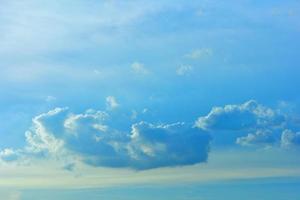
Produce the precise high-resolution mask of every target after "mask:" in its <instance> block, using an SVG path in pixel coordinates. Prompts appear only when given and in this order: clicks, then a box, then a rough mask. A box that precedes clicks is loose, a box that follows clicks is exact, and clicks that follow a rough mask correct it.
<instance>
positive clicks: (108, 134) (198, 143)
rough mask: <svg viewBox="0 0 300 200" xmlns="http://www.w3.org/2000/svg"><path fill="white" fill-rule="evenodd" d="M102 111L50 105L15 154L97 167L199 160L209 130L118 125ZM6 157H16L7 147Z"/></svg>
mask: <svg viewBox="0 0 300 200" xmlns="http://www.w3.org/2000/svg"><path fill="white" fill-rule="evenodd" d="M108 120H109V116H108V114H107V113H106V112H101V111H95V110H88V111H86V112H84V113H81V114H73V113H71V112H70V111H69V109H68V108H56V109H54V110H51V111H49V112H48V113H44V114H41V115H39V116H37V117H35V118H34V119H33V124H32V127H31V129H30V130H28V131H27V132H26V134H25V136H26V141H27V145H26V147H25V148H24V149H23V150H22V152H21V153H20V155H22V157H24V156H31V157H36V158H48V157H54V158H59V159H62V158H66V159H67V158H69V160H68V162H69V163H67V165H68V166H73V164H72V163H71V162H72V159H70V158H76V159H77V160H80V161H82V162H84V163H86V164H90V165H93V166H102V167H128V168H133V169H138V170H142V169H150V168H157V167H165V166H181V165H190V164H196V163H201V162H205V161H206V160H207V157H208V152H209V144H210V140H211V138H210V136H209V134H208V133H206V132H205V131H202V130H200V129H198V128H195V127H192V126H189V125H187V124H185V123H174V124H159V125H155V124H151V123H147V122H140V123H136V124H133V125H132V127H131V128H130V130H128V131H120V130H118V129H116V128H114V127H110V126H108V125H107V124H109V123H108ZM2 154H3V156H2V157H4V158H6V159H7V160H9V159H16V157H15V156H16V155H15V153H13V151H12V150H6V151H3V153H2Z"/></svg>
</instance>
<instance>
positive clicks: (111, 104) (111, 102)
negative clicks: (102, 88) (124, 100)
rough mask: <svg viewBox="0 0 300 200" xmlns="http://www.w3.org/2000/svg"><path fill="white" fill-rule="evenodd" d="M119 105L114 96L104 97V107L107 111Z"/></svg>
mask: <svg viewBox="0 0 300 200" xmlns="http://www.w3.org/2000/svg"><path fill="white" fill-rule="evenodd" d="M119 106H120V105H119V103H118V102H117V99H116V98H115V97H114V96H108V97H106V107H107V108H108V109H115V108H117V107H119Z"/></svg>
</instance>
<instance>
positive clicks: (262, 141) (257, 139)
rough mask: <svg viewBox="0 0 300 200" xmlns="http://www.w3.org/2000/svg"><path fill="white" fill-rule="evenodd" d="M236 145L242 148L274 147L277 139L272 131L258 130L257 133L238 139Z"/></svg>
mask: <svg viewBox="0 0 300 200" xmlns="http://www.w3.org/2000/svg"><path fill="white" fill-rule="evenodd" d="M236 143H237V144H239V145H242V146H257V145H263V146H272V145H274V144H275V143H276V138H275V136H274V134H273V133H272V132H271V131H270V130H257V131H256V132H255V133H249V134H248V135H247V136H244V137H239V138H237V140H236Z"/></svg>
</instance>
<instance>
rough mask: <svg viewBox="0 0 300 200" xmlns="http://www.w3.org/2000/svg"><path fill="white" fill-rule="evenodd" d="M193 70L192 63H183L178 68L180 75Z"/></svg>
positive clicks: (177, 72)
mask: <svg viewBox="0 0 300 200" xmlns="http://www.w3.org/2000/svg"><path fill="white" fill-rule="evenodd" d="M192 71H193V67H192V66H190V65H182V66H180V67H178V68H177V69H176V74H177V75H178V76H184V75H187V74H189V73H190V72H192Z"/></svg>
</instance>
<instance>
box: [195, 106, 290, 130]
mask: <svg viewBox="0 0 300 200" xmlns="http://www.w3.org/2000/svg"><path fill="white" fill-rule="evenodd" d="M284 122H285V116H284V115H282V114H280V113H279V112H278V111H276V110H273V109H271V108H268V107H265V106H263V105H260V104H258V103H257V102H256V101H254V100H250V101H247V102H245V103H243V104H239V105H226V106H224V107H214V108H213V109H212V110H211V111H210V113H208V115H206V116H204V117H200V118H199V119H198V120H197V121H196V124H195V125H196V126H197V127H199V128H201V129H204V130H211V131H243V130H244V131H253V130H257V129H261V128H274V127H280V126H282V125H283V124H284Z"/></svg>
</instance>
